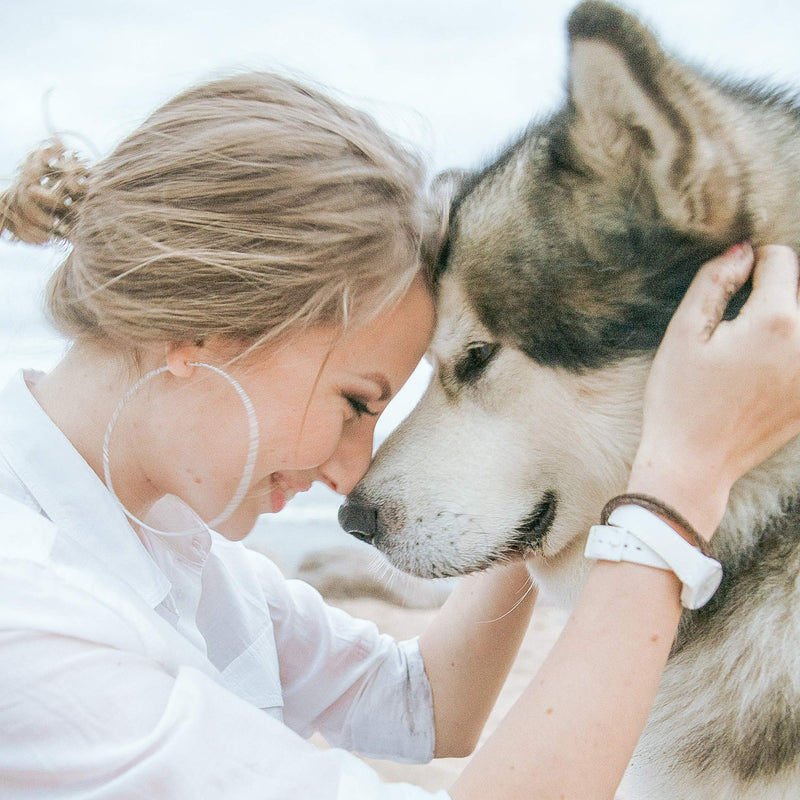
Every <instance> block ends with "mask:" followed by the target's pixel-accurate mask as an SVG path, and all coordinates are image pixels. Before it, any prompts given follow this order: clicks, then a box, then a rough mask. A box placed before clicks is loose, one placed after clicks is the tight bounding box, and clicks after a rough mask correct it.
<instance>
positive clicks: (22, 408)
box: [0, 371, 171, 607]
mask: <svg viewBox="0 0 800 800" xmlns="http://www.w3.org/2000/svg"><path fill="white" fill-rule="evenodd" d="M40 375H41V373H36V372H33V371H25V372H22V371H21V372H19V373H17V374H16V375H15V376H14V377H13V378H12V379H11V381H10V382H9V384H8V385H7V386H6V387H5V389H3V390H2V391H0V453H2V455H3V456H4V457H5V459H6V460H7V462H8V464H9V466H10V467H11V469H12V470H13V471H14V472H15V473H16V476H17V478H18V479H19V480H20V482H21V483H22V484H23V485H24V487H25V488H26V489H27V491H28V492H29V493H30V495H31V496H32V497H33V498H34V499H35V500H36V502H37V503H38V504H39V505H40V506H41V508H42V510H43V511H44V513H45V514H46V515H47V516H48V517H49V518H50V520H52V522H53V523H55V525H56V526H57V528H58V530H59V534H60V535H65V536H67V537H69V538H70V539H71V540H72V541H74V542H76V543H77V544H79V545H80V546H82V547H84V548H86V549H87V550H89V551H90V552H91V553H93V554H94V556H95V557H96V558H98V559H100V561H101V563H103V564H104V567H105V569H107V571H109V572H111V573H113V574H114V576H115V577H116V578H117V579H119V580H121V581H123V582H124V583H126V584H128V585H129V586H130V587H131V588H132V589H133V590H134V591H135V592H137V594H139V595H140V596H141V597H142V598H143V599H144V600H145V601H146V602H147V603H148V604H149V605H150V606H151V607H155V606H157V605H158V604H159V603H160V602H161V601H162V600H163V599H164V597H165V596H166V595H167V594H168V593H169V591H170V588H171V584H170V581H169V580H168V579H167V577H166V576H165V575H164V573H163V572H162V571H161V570H160V569H159V568H158V566H157V565H156V564H155V562H154V561H153V559H152V558H151V556H150V554H149V553H148V552H147V550H146V549H145V547H144V545H143V544H142V542H141V541H140V540H139V537H138V536H137V535H136V532H135V531H134V530H133V528H131V526H130V524H129V523H128V520H127V518H126V517H125V514H124V513H123V512H122V510H121V509H120V507H119V505H118V503H117V501H116V500H115V499H114V497H112V495H111V494H110V492H109V491H108V489H107V488H106V486H105V484H103V482H102V481H101V480H100V478H99V477H98V476H97V475H96V474H95V472H94V470H93V469H92V468H91V467H90V466H89V465H88V464H87V463H86V462H85V461H84V460H83V458H82V457H81V455H80V454H79V453H78V452H77V450H75V448H74V447H73V446H72V444H71V443H70V441H69V440H68V439H67V437H66V436H65V435H64V434H63V433H62V432H61V430H60V429H59V428H58V427H57V426H56V424H55V423H54V422H53V421H52V420H51V419H50V417H48V416H47V414H46V413H45V411H44V409H42V407H41V406H40V405H39V404H38V403H37V401H36V399H35V398H34V397H33V395H32V394H31V392H30V389H29V388H28V385H27V381H30V382H31V383H35V382H36V380H37V379H38V377H39V376H40Z"/></svg>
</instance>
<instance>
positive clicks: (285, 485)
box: [270, 473, 311, 514]
mask: <svg viewBox="0 0 800 800" xmlns="http://www.w3.org/2000/svg"><path fill="white" fill-rule="evenodd" d="M310 488H311V484H310V483H306V484H292V483H290V482H289V481H287V480H286V479H285V478H284V476H283V475H281V474H280V473H276V474H275V475H273V476H272V490H271V491H270V505H271V506H272V513H273V514H277V513H278V512H279V511H281V510H282V509H283V508H284V506H285V505H286V504H287V503H288V502H289V501H290V500H291V499H292V498H293V497H294V496H295V495H296V494H297V493H298V492H307V491H308V490H309V489H310Z"/></svg>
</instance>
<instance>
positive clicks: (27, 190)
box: [0, 139, 87, 244]
mask: <svg viewBox="0 0 800 800" xmlns="http://www.w3.org/2000/svg"><path fill="white" fill-rule="evenodd" d="M86 175H87V168H86V164H85V162H83V161H82V160H81V159H79V158H78V157H77V156H76V155H75V153H73V152H71V151H70V150H67V149H66V148H65V147H64V145H63V144H62V143H61V141H60V140H58V139H50V140H48V141H46V142H44V143H43V144H42V145H41V146H40V147H39V148H38V149H37V150H34V151H33V152H32V153H31V154H30V155H29V156H28V158H27V159H26V160H25V162H24V163H23V164H22V166H21V167H20V169H19V171H18V173H17V176H16V179H15V180H14V183H13V184H12V185H11V186H10V187H9V188H8V189H6V191H5V192H3V193H2V194H0V233H2V232H4V231H7V232H8V233H9V234H11V236H12V237H13V238H15V239H18V240H20V241H23V242H28V243H29V244H44V243H46V242H48V241H50V240H52V239H65V240H68V239H69V235H70V231H71V229H72V226H73V224H74V221H75V218H76V209H77V207H78V205H79V202H80V200H81V199H82V198H83V197H84V195H85V194H86Z"/></svg>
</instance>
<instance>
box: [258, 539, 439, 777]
mask: <svg viewBox="0 0 800 800" xmlns="http://www.w3.org/2000/svg"><path fill="white" fill-rule="evenodd" d="M253 557H254V558H256V559H258V560H259V567H258V569H259V572H260V576H261V580H262V586H263V587H264V591H265V595H266V597H267V602H268V603H269V605H270V616H271V617H272V622H273V626H274V631H275V642H276V646H277V650H278V660H279V664H280V673H281V685H282V687H283V702H284V707H283V714H284V720H285V721H286V723H287V724H288V725H290V726H291V727H292V728H293V729H294V730H295V731H297V732H298V733H300V734H301V735H302V736H304V737H307V736H310V735H311V733H313V732H314V731H318V732H320V733H321V734H322V735H323V736H324V737H325V738H326V740H327V741H328V742H329V743H330V744H332V745H334V746H335V747H342V748H345V749H347V750H355V751H357V752H359V753H361V754H362V755H365V756H370V757H374V758H390V759H393V760H394V761H405V762H410V763H424V762H427V761H430V759H431V758H433V750H434V738H435V737H434V723H433V700H432V695H431V687H430V683H429V682H428V678H427V676H426V674H425V668H424V665H423V662H422V657H421V655H420V651H419V646H418V642H417V639H411V640H409V641H405V642H396V641H395V640H394V639H392V637H390V636H387V635H386V634H381V633H380V632H379V631H378V628H377V626H376V625H375V624H374V623H372V622H369V621H367V620H359V619H355V618H353V617H351V616H350V615H349V614H347V613H346V612H344V611H342V610H341V609H338V608H334V607H331V606H329V605H327V604H326V603H325V602H324V600H323V599H322V597H321V596H320V594H319V593H318V592H317V591H316V590H315V589H314V588H312V587H311V586H309V585H308V584H306V583H304V582H302V581H296V580H290V581H287V580H285V579H284V578H283V576H282V575H281V573H280V571H279V570H278V569H277V567H275V565H274V564H272V563H271V562H270V561H268V560H267V559H263V558H262V557H261V556H259V555H258V554H256V553H254V554H253Z"/></svg>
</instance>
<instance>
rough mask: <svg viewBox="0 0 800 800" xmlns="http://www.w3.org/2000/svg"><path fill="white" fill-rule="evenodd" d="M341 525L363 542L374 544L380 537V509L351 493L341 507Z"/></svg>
mask: <svg viewBox="0 0 800 800" xmlns="http://www.w3.org/2000/svg"><path fill="white" fill-rule="evenodd" d="M339 525H341V526H342V528H343V529H344V530H345V531H347V533H350V534H352V535H353V536H355V537H356V538H357V539H361V541H362V542H366V543H367V544H374V543H375V539H376V538H377V537H378V509H377V508H376V507H375V506H374V505H372V503H367V502H366V501H364V500H361V499H359V498H358V497H356V496H354V495H349V496H348V497H347V498H346V499H345V501H344V503H342V505H341V506H340V507H339Z"/></svg>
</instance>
